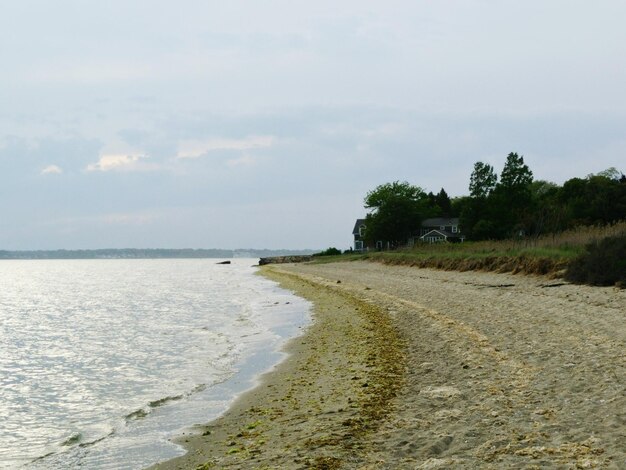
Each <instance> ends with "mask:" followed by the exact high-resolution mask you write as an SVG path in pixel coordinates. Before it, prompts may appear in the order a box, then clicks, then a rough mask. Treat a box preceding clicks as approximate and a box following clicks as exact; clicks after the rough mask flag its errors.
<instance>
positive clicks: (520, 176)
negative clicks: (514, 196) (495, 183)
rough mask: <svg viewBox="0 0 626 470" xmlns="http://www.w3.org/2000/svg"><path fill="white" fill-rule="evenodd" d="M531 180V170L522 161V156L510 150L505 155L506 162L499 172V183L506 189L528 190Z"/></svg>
mask: <svg viewBox="0 0 626 470" xmlns="http://www.w3.org/2000/svg"><path fill="white" fill-rule="evenodd" d="M532 182H533V172H532V171H530V168H528V165H526V164H525V163H524V157H520V156H519V155H518V154H517V153H514V152H511V153H509V155H508V156H507V157H506V163H505V164H504V168H503V169H502V173H500V185H501V186H502V187H503V188H504V189H505V190H507V191H510V190H513V191H519V190H528V185H530V183H532Z"/></svg>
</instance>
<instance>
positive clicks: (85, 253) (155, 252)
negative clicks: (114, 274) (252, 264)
mask: <svg viewBox="0 0 626 470" xmlns="http://www.w3.org/2000/svg"><path fill="white" fill-rule="evenodd" d="M316 251H319V250H268V249H254V248H250V249H245V248H241V249H235V250H223V249H218V248H209V249H204V248H200V249H194V248H181V249H176V248H173V249H172V248H105V249H95V250H24V251H19V250H16V251H9V250H0V260H38V259H177V258H180V259H194V258H265V257H274V256H293V255H310V254H313V253H315V252H316Z"/></svg>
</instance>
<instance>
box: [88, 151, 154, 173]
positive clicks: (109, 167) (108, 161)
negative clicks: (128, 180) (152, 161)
mask: <svg viewBox="0 0 626 470" xmlns="http://www.w3.org/2000/svg"><path fill="white" fill-rule="evenodd" d="M142 158H146V157H145V156H144V155H103V156H101V157H100V160H98V161H97V162H96V163H92V164H91V165H88V166H87V171H133V170H142V169H146V167H141V166H139V165H138V162H139V160H140V159H142Z"/></svg>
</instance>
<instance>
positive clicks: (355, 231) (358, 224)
mask: <svg viewBox="0 0 626 470" xmlns="http://www.w3.org/2000/svg"><path fill="white" fill-rule="evenodd" d="M361 225H365V219H356V223H355V224H354V228H353V229H352V235H358V234H359V227H361Z"/></svg>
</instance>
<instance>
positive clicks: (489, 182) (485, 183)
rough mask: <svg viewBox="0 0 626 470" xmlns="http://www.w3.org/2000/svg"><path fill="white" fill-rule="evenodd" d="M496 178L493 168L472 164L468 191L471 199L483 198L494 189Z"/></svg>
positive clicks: (481, 164) (479, 163)
mask: <svg viewBox="0 0 626 470" xmlns="http://www.w3.org/2000/svg"><path fill="white" fill-rule="evenodd" d="M497 181H498V176H497V175H496V174H495V172H494V171H493V167H492V166H491V165H488V164H486V163H483V162H476V163H474V171H473V172H472V174H471V175H470V184H469V190H470V195H471V196H472V197H477V198H484V197H487V196H488V195H489V193H491V191H493V188H495V187H496V182H497Z"/></svg>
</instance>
